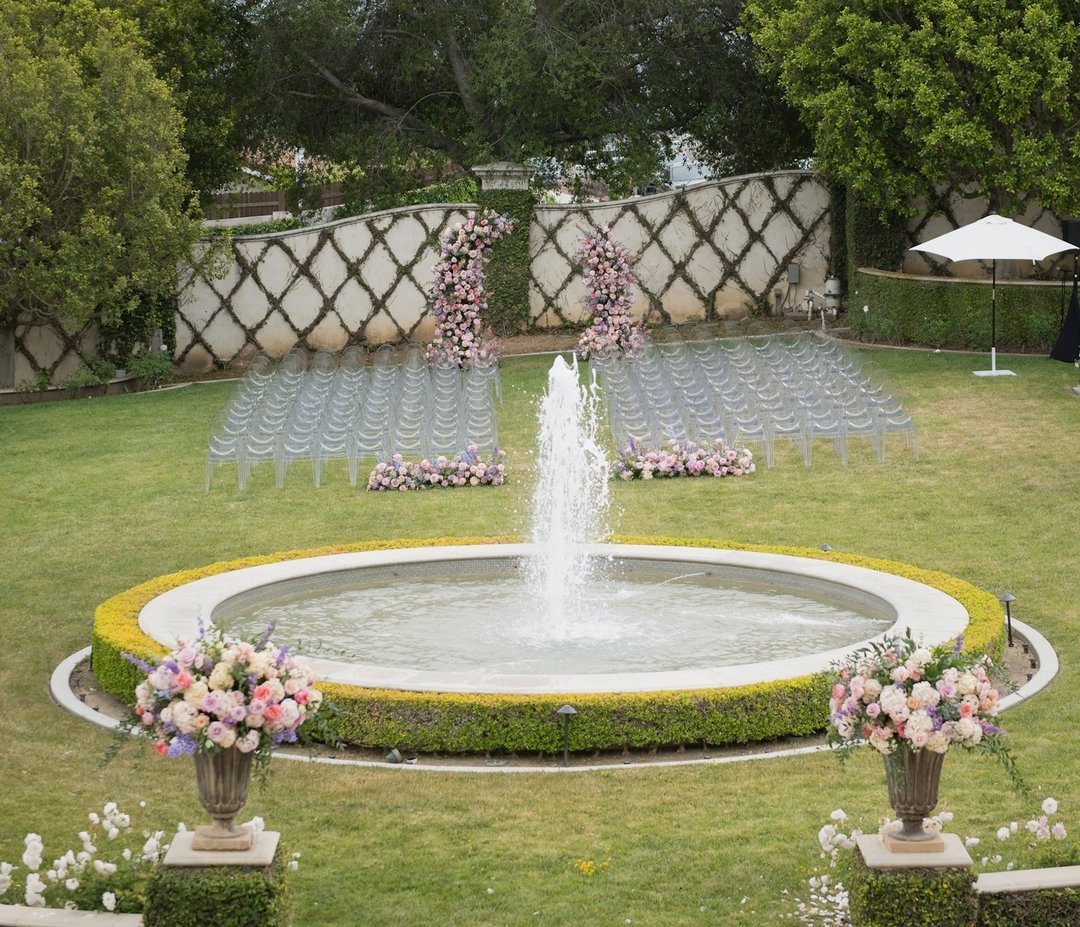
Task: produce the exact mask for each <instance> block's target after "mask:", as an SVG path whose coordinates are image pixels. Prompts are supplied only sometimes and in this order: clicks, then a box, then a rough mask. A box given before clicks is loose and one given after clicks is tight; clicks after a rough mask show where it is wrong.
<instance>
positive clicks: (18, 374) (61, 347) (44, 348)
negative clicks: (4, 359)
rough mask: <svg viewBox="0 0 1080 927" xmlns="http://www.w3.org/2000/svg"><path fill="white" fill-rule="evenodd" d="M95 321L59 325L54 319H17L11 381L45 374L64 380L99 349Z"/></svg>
mask: <svg viewBox="0 0 1080 927" xmlns="http://www.w3.org/2000/svg"><path fill="white" fill-rule="evenodd" d="M98 341H99V339H98V331H97V325H96V324H94V323H88V324H86V325H67V326H65V325H62V324H60V323H59V322H56V321H42V322H20V323H19V324H17V325H16V326H15V330H14V332H13V338H12V345H11V346H12V349H13V357H12V361H13V364H12V368H11V369H12V376H13V385H14V386H19V385H21V384H23V383H26V382H29V381H33V380H34V379H35V378H36V377H38V376H39V375H40V374H46V375H47V376H48V377H49V380H50V381H51V382H52V383H63V382H64V381H65V380H67V379H68V378H69V377H70V376H71V375H72V374H73V373H74V372H75V371H76V370H77V369H78V368H79V365H80V364H82V363H83V362H84V361H86V360H87V359H89V358H90V357H92V356H93V355H94V354H96V353H97V350H98Z"/></svg>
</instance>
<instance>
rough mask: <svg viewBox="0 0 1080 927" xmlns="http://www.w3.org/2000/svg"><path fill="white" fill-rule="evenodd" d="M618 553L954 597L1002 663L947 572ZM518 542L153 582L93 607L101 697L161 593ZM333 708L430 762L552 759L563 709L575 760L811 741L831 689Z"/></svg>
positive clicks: (390, 693) (143, 643)
mask: <svg viewBox="0 0 1080 927" xmlns="http://www.w3.org/2000/svg"><path fill="white" fill-rule="evenodd" d="M613 540H614V541H615V542H616V543H624V544H660V545H668V546H682V547H708V548H720V549H728V550H746V551H759V552H766V553H778V554H787V555H790V556H795V557H810V558H815V559H821V560H834V561H837V562H840V563H848V564H851V565H854V566H861V567H866V568H868V569H873V570H880V571H883V572H887V573H894V574H896V575H899V576H904V577H906V578H908V579H912V580H915V581H918V582H922V583H925V584H926V585H929V586H933V587H935V588H937V589H940V590H941V591H943V592H945V593H947V594H948V595H951V596H953V598H955V599H957V600H958V601H959V602H960V603H961V604H962V605H963V606H964V607H965V608H966V609H967V611H968V615H969V619H970V620H969V624H968V628H967V631H966V633H965V636H964V646H965V649H967V650H969V651H972V652H976V653H990V654H991V655H998V654H1000V648H1001V646H1002V639H1003V631H1004V623H1003V621H1002V617H1001V606H1000V603H999V602H998V600H997V598H996V597H995V596H993V595H991V594H990V593H988V592H984V591H982V590H980V589H977V588H976V587H975V586H972V585H971V584H970V583H967V582H964V581H963V580H960V579H957V578H956V577H954V576H950V575H948V574H946V573H940V572H935V571H930V570H922V569H919V568H918V567H913V566H910V565H908V564H903V563H894V562H892V561H886V560H876V559H873V558H870V557H860V556H854V555H849V554H843V553H839V552H837V551H829V552H825V551H820V550H813V549H805V548H797V547H763V546H757V545H750V544H736V543H722V542H718V541H711V540H701V539H683V538H641V537H616V538H614V539H613ZM518 541H520V538H508V537H497V538H431V539H428V540H403V541H384V542H378V541H376V542H369V543H362V544H355V545H348V546H343V547H327V548H320V549H316V550H294V551H284V552H279V553H275V554H270V555H268V556H261V557H246V558H243V559H241V560H233V561H228V562H221V563H213V564H209V565H208V566H205V567H201V568H199V569H195V570H185V571H182V572H179V573H172V574H170V575H168V576H159V577H157V578H156V579H152V580H150V581H148V582H145V583H142V584H141V585H139V586H135V587H133V588H132V589H128V590H127V591H125V592H122V593H120V594H119V595H117V596H114V597H113V598H111V599H109V600H107V601H106V602H103V603H102V604H101V605H100V606H98V609H97V611H96V613H95V616H94V631H93V647H92V654H93V655H92V665H93V670H94V673H95V675H96V676H97V678H98V682H99V683H100V684H101V687H102V688H103V689H105V690H106V691H107V692H110V693H112V694H113V695H115V696H117V697H118V698H120V699H122V700H124V701H126V702H128V703H131V702H132V701H133V700H134V691H135V686H136V685H137V684H138V683H139V682H140V681H141V679H142V674H141V672H140V671H139V670H138V669H137V668H136V667H135V666H133V665H132V664H131V663H130V662H128V661H127V660H126V659H124V657H123V654H124V653H129V654H132V655H134V656H136V657H139V658H141V659H144V660H153V659H154V658H156V657H160V656H162V655H163V654H164V653H165V652H166V650H165V648H164V647H163V646H162V645H160V644H158V643H157V642H156V641H154V640H152V639H151V638H149V637H147V636H146V635H145V634H143V632H142V631H141V630H140V629H139V626H138V615H139V611H140V610H141V609H142V607H143V606H144V605H145V604H146V603H147V602H149V601H150V600H151V599H152V598H154V597H155V596H157V595H160V594H161V593H162V592H164V591H166V590H167V589H172V588H174V587H176V586H180V585H183V584H184V583H188V582H192V581H194V580H196V579H200V578H202V577H204V576H211V575H214V574H217V573H222V572H225V571H227V570H237V569H242V568H244V567H249V566H258V565H260V564H265V563H274V562H278V561H282V560H293V559H296V558H299V557H315V556H323V555H327V554H340V553H351V552H359V551H370V550H393V549H401V548H406V547H432V546H440V545H455V544H498V543H514V542H518ZM320 688H321V689H322V690H323V692H324V693H325V694H326V696H327V698H328V699H329V700H330V701H332V702H333V704H334V705H335V706H337V708H338V711H339V715H338V717H337V721H336V728H337V729H336V732H335V733H336V737H337V738H338V739H339V740H343V741H344V742H346V743H351V744H356V745H358V746H368V747H380V748H390V747H400V748H404V749H410V750H422V751H424V752H434V753H488V752H491V753H514V752H533V751H536V752H544V753H558V752H559V751H560V750H561V749H562V726H561V724H560V723H559V721H560V719H559V718H558V717H557V716H556V715H555V710H556V709H557V708H558V707H559V706H560V705H562V704H564V703H565V702H567V701H572V702H573V704H574V707H575V708H576V709H577V711H578V715H577V717H576V718H575V719H574V724H573V725H572V726H571V730H570V747H571V748H572V749H573V750H575V751H595V750H613V749H621V748H627V747H632V748H644V747H661V746H673V745H679V744H704V745H714V746H717V745H723V744H744V743H750V742H755V741H762V740H771V739H775V738H780V737H786V736H803V735H806V734H811V733H813V732H815V731H821V730H823V729H824V728H825V726H826V724H827V723H828V691H829V680H828V679H827V678H826V676H825V675H824V674H818V675H814V676H800V677H797V678H794V679H786V680H782V681H778V682H771V683H761V684H756V685H747V686H737V687H732V688H722V689H707V690H687V691H677V692H642V693H610V694H609V693H605V694H578V693H562V694H558V695H483V694H479V695H477V694H460V693H442V692H403V691H398V690H390V689H369V688H363V687H359V686H346V685H339V684H329V683H328V684H323V685H321V686H320Z"/></svg>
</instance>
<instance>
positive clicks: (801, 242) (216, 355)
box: [15, 171, 830, 380]
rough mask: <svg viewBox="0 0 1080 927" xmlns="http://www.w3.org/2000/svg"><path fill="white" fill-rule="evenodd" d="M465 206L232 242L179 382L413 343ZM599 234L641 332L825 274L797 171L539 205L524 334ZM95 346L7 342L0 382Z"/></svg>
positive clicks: (816, 198)
mask: <svg viewBox="0 0 1080 927" xmlns="http://www.w3.org/2000/svg"><path fill="white" fill-rule="evenodd" d="M473 208H476V207H474V206H470V205H467V204H460V205H433V206H420V207H415V206H413V207H406V208H402V209H395V210H388V211H385V212H380V213H374V214H372V215H368V216H358V217H355V218H352V219H346V220H343V221H341V222H336V223H331V224H329V225H324V226H319V227H316V228H311V229H303V230H299V231H294V232H285V233H278V234H271V235H258V236H245V237H238V238H236V239H235V240H234V241H233V244H232V252H233V253H232V258H233V260H232V261H231V262H230V264H229V267H228V271H227V273H226V275H225V276H224V277H222V278H220V279H215V278H213V277H212V276H210V275H208V274H204V273H201V272H198V273H196V272H189V274H188V275H187V277H186V278H185V279H184V280H183V281H182V286H181V293H180V308H179V311H178V313H177V319H176V341H177V344H176V359H177V363H178V364H179V366H180V368H181V369H182V370H186V371H197V370H206V369H210V368H212V367H214V366H229V365H232V364H238V365H243V364H244V363H245V362H246V361H247V360H248V359H249V358H250V357H251V356H253V355H254V354H255V353H256V352H257V351H259V350H265V351H267V352H268V353H270V354H272V355H275V356H281V355H283V354H284V353H285V352H286V351H287V350H288V349H289V348H291V347H293V346H294V345H297V344H301V345H304V346H306V347H309V348H313V349H318V348H327V349H329V350H340V349H341V348H343V347H344V346H345V345H347V344H357V343H368V344H377V343H380V342H384V341H401V340H405V339H411V340H427V339H428V338H430V337H431V333H432V331H433V329H434V322H433V320H432V319H431V316H430V313H429V311H428V293H429V290H430V285H431V279H432V278H431V268H432V266H433V265H434V264H435V262H436V260H437V259H438V248H439V237H440V235H441V234H442V233H443V231H445V230H446V229H447V228H448V227H449V226H451V225H453V223H455V222H458V221H461V220H462V219H464V217H465V213H466V212H467V211H468V210H470V209H473ZM589 224H595V225H604V224H607V225H611V226H612V229H613V234H614V236H615V238H616V239H617V240H618V241H620V242H621V243H623V244H625V245H626V246H627V247H629V248H630V249H632V250H633V251H636V252H637V253H639V254H640V256H641V260H640V262H639V264H638V274H639V277H640V288H639V289H640V294H641V299H640V301H639V303H638V305H637V314H638V316H639V317H640V318H643V319H645V320H646V321H648V322H656V323H660V322H671V321H676V322H677V321H682V320H685V319H690V318H705V319H714V318H718V317H722V316H725V315H728V314H732V313H742V312H743V311H745V309H746V308H747V307H748V306H752V305H754V304H760V303H762V302H766V301H770V299H771V295H772V293H773V291H774V290H775V289H776V288H777V287H779V286H785V287H786V283H787V268H788V265H789V264H791V263H798V264H799V265H800V267H801V271H802V277H801V282H800V286H802V287H806V286H819V287H820V285H821V283H822V282H823V281H824V279H825V277H826V275H827V270H828V251H829V248H828V241H829V233H830V222H829V194H828V190H827V188H826V187H825V185H824V184H823V183H822V181H821V179H820V178H819V177H817V176H816V175H815V174H813V173H811V172H808V171H787V172H780V173H776V174H762V175H749V176H745V177H736V178H731V179H728V180H723V181H718V182H715V183H709V184H702V185H700V186H697V187H694V188H691V189H689V190H685V191H681V192H678V193H666V194H658V195H656V196H650V197H641V198H639V199H635V200H625V201H618V202H612V203H601V204H596V205H593V206H580V205H578V206H569V207H557V206H555V207H540V208H538V209H537V211H536V213H535V214H534V219H533V223H532V225H531V228H530V229H529V245H530V255H531V261H532V267H531V280H530V310H531V322H532V324H533V325H534V326H537V327H550V326H558V325H562V324H564V323H566V322H576V321H579V320H580V319H581V316H582V313H583V311H584V306H583V297H584V288H583V286H582V283H581V276H580V272H579V270H578V267H577V253H578V250H579V247H578V240H577V239H578V236H579V234H580V232H581V231H582V230H583V228H584V227H585V226H586V225H589ZM96 347H97V339H96V335H95V333H94V331H93V330H85V331H79V332H75V333H67V332H59V331H57V332H51V331H47V330H45V329H34V330H31V329H30V328H28V327H26V326H24V327H23V328H21V329H20V330H18V331H17V332H16V351H15V355H16V357H15V360H16V378H17V380H22V379H28V378H31V377H33V375H34V374H35V373H36V372H37V371H38V370H46V371H48V372H50V373H52V374H53V378H54V380H55V379H59V376H58V375H60V374H68V373H70V372H71V371H73V370H74V368H75V367H76V366H78V363H79V362H81V360H83V359H84V358H85V357H86V356H88V355H89V354H92V353H93V352H94V350H96Z"/></svg>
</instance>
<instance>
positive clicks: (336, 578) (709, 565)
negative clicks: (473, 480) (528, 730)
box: [139, 544, 968, 695]
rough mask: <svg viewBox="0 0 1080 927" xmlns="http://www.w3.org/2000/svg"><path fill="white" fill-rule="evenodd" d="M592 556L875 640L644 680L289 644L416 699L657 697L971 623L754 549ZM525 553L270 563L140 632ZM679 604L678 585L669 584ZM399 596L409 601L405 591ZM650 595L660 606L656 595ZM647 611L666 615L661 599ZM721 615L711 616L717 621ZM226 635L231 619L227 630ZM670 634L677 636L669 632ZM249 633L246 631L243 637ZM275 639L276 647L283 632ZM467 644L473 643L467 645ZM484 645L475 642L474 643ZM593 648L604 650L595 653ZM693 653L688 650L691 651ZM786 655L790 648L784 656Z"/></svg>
mask: <svg viewBox="0 0 1080 927" xmlns="http://www.w3.org/2000/svg"><path fill="white" fill-rule="evenodd" d="M585 549H586V551H587V553H588V554H589V556H590V557H593V558H596V559H598V560H600V561H607V560H609V559H615V560H617V561H618V562H619V563H620V564H623V565H628V566H630V568H631V569H632V570H633V569H646V570H649V569H651V570H652V571H654V572H670V573H671V574H672V575H673V576H674V575H677V574H678V573H679V572H684V573H692V572H695V571H708V572H709V573H711V574H713V575H714V576H715V577H717V578H718V579H720V580H723V581H730V582H738V583H749V584H752V585H758V586H762V587H769V588H771V589H779V590H781V591H782V592H790V593H792V594H798V595H802V596H809V597H812V598H816V599H822V598H826V599H828V600H830V601H833V602H836V603H839V604H841V605H843V606H845V607H847V608H851V609H854V610H855V611H857V612H859V613H861V614H863V615H867V616H869V617H870V618H872V619H874V620H875V623H876V625H877V627H879V628H880V630H879V632H878V633H877V634H874V635H867V636H865V637H863V636H860V637H857V638H855V639H852V640H848V641H846V642H844V644H843V645H842V646H835V641H834V645H833V646H830V647H826V648H823V649H820V650H818V651H817V652H813V653H803V654H799V655H793V656H786V657H785V658H783V659H772V660H756V661H754V662H746V663H735V664H730V663H725V661H722V660H716V661H715V662H716V663H717V664H719V665H710V662H709V660H708V655H707V654H706V656H705V657H704V658H703V657H702V655H701V653H700V652H699V651H698V650H697V649H692V650H691V651H689V652H687V653H686V656H685V665H684V666H682V667H680V668H674V669H671V668H669V669H666V670H663V671H658V672H650V671H640V670H637V671H607V672H597V673H592V672H588V673H584V672H559V671H558V670H557V669H556V668H548V669H547V670H546V671H542V672H527V673H520V674H519V673H513V672H501V671H496V672H491V671H485V670H483V669H477V670H475V671H454V670H452V669H446V670H441V669H417V668H415V667H411V666H386V665H378V664H375V663H368V662H364V661H362V660H358V661H352V660H349V661H345V660H340V659H329V658H325V657H317V656H312V655H311V654H310V653H308V652H306V651H305V650H304V646H303V643H302V642H301V643H299V644H296V645H294V649H296V650H299V652H300V655H301V656H302V657H303V659H304V661H305V662H306V663H307V664H308V665H309V666H311V668H312V670H313V671H314V672H315V674H316V676H317V677H318V678H319V679H320V680H323V681H327V682H334V683H339V684H342V685H348V686H359V687H364V688H379V689H398V690H404V691H414V692H471V693H502V694H517V695H522V694H539V693H602V692H663V691H671V690H685V689H713V688H730V687H734V686H743V685H750V684H755V683H762V682H771V681H776V680H782V679H790V678H793V677H797V676H804V675H809V674H813V673H817V672H822V671H824V670H827V669H828V668H829V666H830V665H832V664H833V663H835V662H836V661H838V660H840V659H842V658H843V657H844V656H845V655H846V654H848V653H850V651H851V650H852V649H854V648H856V647H862V646H865V645H866V644H867V643H868V641H870V640H880V639H881V638H882V637H883V636H884V635H885V634H889V633H892V634H895V633H898V632H902V631H904V630H906V629H910V630H911V632H912V634H914V635H915V636H916V637H917V638H921V639H923V640H924V641H925V642H926V643H928V644H931V645H932V644H939V643H943V642H945V641H948V640H951V639H953V638H955V637H957V636H958V635H960V634H962V633H963V631H964V628H965V627H966V626H967V623H968V613H967V610H966V609H965V608H964V606H963V605H961V604H960V603H959V602H957V601H956V600H955V599H954V598H952V597H951V596H948V595H946V594H945V593H943V592H941V591H940V590H938V589H934V588H932V587H930V586H927V585H924V584H922V583H918V582H914V581H912V580H910V579H906V578H904V577H902V576H897V575H895V574H890V573H882V572H879V571H876V570H871V569H866V568H864V567H858V566H852V565H849V564H845V563H836V562H830V561H824V560H814V559H808V558H803V557H792V556H786V555H782V554H770V553H761V552H753V551H733V550H719V549H708V548H686V547H662V546H651V545H588V546H587V547H586V548H585ZM530 553H531V548H530V546H529V545H523V544H508V545H498V546H488V545H478V546H454V547H429V548H413V549H408V550H398V551H371V552H364V553H350V554H338V555H333V556H326V557H313V558H304V559H300V560H290V561H285V562H281V563H272V564H266V565H262V566H254V567H249V568H247V569H241V570H234V571H229V572H226V573H222V574H219V575H216V576H208V577H206V578H204V579H200V580H197V581H195V582H192V583H188V584H185V585H182V586H179V587H177V588H175V589H171V590H169V591H168V592H166V593H164V594H162V595H161V596H158V597H157V598H155V599H153V600H152V601H151V602H149V603H148V604H147V605H146V606H145V607H144V608H143V609H142V611H141V613H140V615H139V626H140V628H141V629H142V630H143V631H144V632H145V633H146V634H147V635H149V636H150V637H151V638H153V639H154V640H156V641H158V642H159V643H161V644H163V645H165V646H167V647H172V646H173V645H174V644H175V642H176V641H177V640H178V639H182V638H190V637H193V636H195V635H196V634H197V626H198V622H199V620H200V619H201V620H203V621H212V622H218V623H220V622H221V621H222V619H223V618H226V617H227V616H228V615H230V614H236V613H237V612H242V611H248V612H250V611H251V610H252V609H254V608H256V607H257V606H258V605H259V604H260V603H262V602H266V601H270V600H274V599H277V598H280V597H288V596H291V595H295V594H296V593H297V592H298V591H305V592H308V593H318V592H319V591H320V590H322V589H331V588H338V587H342V586H349V585H351V584H353V585H354V584H356V583H363V582H370V581H372V580H373V579H380V580H386V579H391V578H396V579H399V580H400V581H401V582H402V583H405V582H409V583H413V584H415V583H416V581H417V580H418V579H419V580H421V581H422V580H423V577H425V576H434V574H443V575H445V574H446V573H448V572H450V573H460V572H465V573H468V572H469V571H473V572H485V571H490V570H491V569H492V564H493V562H495V563H500V562H501V563H502V564H504V565H508V564H510V563H514V562H517V561H520V560H522V559H523V558H526V557H528V556H529V554H530ZM667 588H668V589H670V590H671V592H670V594H671V595H672V596H679V595H680V590H678V589H677V588H676V587H667ZM402 595H404V594H402ZM654 598H655V597H654ZM654 608H660V609H662V608H663V603H662V601H661V602H659V603H655V602H654ZM461 611H463V610H461V609H459V610H458V614H453V613H448V614H447V615H446V620H447V622H453V628H454V633H455V634H459V635H461V636H462V637H464V638H465V639H466V640H468V639H469V635H470V630H471V629H470V623H471V622H470V613H469V612H468V611H466V613H465V614H460V612H461ZM721 617H722V616H720V615H718V616H717V620H720V619H721ZM225 624H226V626H228V621H227V620H226V621H225ZM671 634H672V635H673V636H678V635H679V634H680V628H679V627H678V625H675V626H673V627H672V628H671ZM248 636H250V634H249V635H248ZM275 639H276V640H278V641H279V642H281V638H280V635H275ZM470 646H472V645H470ZM475 646H479V643H477V644H475ZM597 646H598V647H600V646H602V645H597ZM693 646H694V645H692V644H688V647H691V648H693ZM789 649H790V648H789Z"/></svg>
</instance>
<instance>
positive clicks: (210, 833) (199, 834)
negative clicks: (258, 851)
mask: <svg viewBox="0 0 1080 927" xmlns="http://www.w3.org/2000/svg"><path fill="white" fill-rule="evenodd" d="M254 842H255V834H254V832H253V831H252V830H251V828H250V827H234V828H233V829H232V830H225V829H224V828H221V827H218V826H217V825H215V824H200V825H199V826H198V827H196V828H195V834H194V836H193V837H192V839H191V848H192V849H193V850H229V851H232V852H237V851H242V850H250V849H251V845H252V844H253V843H254Z"/></svg>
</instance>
